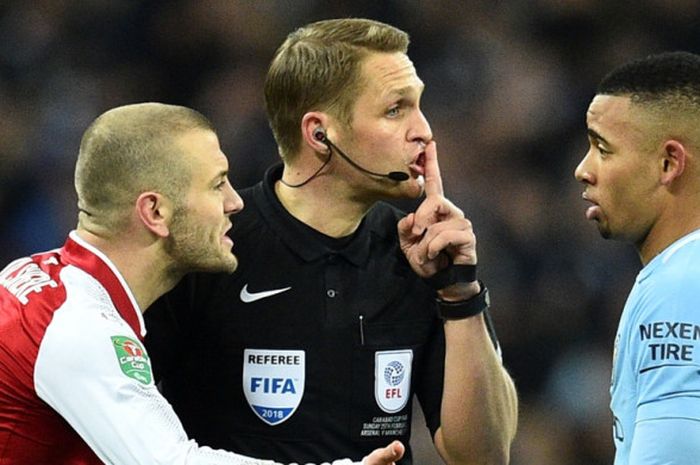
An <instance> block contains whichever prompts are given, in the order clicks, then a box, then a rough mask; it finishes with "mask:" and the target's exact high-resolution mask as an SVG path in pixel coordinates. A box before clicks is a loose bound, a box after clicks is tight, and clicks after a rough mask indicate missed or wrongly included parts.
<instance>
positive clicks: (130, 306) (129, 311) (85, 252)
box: [61, 231, 146, 340]
mask: <svg viewBox="0 0 700 465" xmlns="http://www.w3.org/2000/svg"><path fill="white" fill-rule="evenodd" d="M61 257H62V258H63V259H64V260H65V261H66V263H68V264H70V265H73V266H76V267H77V268H80V269H81V270H83V271H85V272H86V273H88V274H89V275H91V276H92V277H94V278H95V279H96V280H97V281H98V282H99V283H100V284H101V285H102V286H103V287H104V288H105V290H106V291H107V293H108V294H109V297H110V298H111V299H112V302H113V303H114V306H115V307H116V309H117V311H118V312H119V314H120V315H121V317H122V318H124V320H125V321H126V322H127V323H128V324H129V326H131V329H133V330H134V332H135V333H136V334H137V335H139V339H141V340H143V338H144V336H145V335H146V327H145V326H144V324H143V315H142V314H141V309H140V308H139V305H138V303H137V302H136V299H135V298H134V295H133V294H132V293H131V290H130V289H129V286H128V285H127V284H126V281H125V280H124V278H123V277H122V275H121V273H119V270H117V268H116V267H115V266H114V264H113V263H112V261H111V260H110V259H109V258H107V256H106V255H104V254H103V253H102V252H100V251H99V250H98V249H97V248H95V247H93V246H92V245H90V244H88V243H87V242H86V241H84V240H83V239H81V238H80V236H78V233H77V232H76V231H71V233H70V234H69V235H68V239H67V240H66V243H65V244H64V246H63V248H62V249H61Z"/></svg>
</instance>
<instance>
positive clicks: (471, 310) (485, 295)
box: [437, 281, 491, 320]
mask: <svg viewBox="0 0 700 465" xmlns="http://www.w3.org/2000/svg"><path fill="white" fill-rule="evenodd" d="M476 285H477V286H478V287H477V289H479V291H478V292H477V293H476V294H471V297H469V298H467V299H462V300H444V299H442V298H440V297H438V298H437V303H438V315H439V316H440V318H442V319H443V320H463V319H465V318H470V317H473V316H476V315H480V314H481V313H483V312H484V311H485V310H487V309H488V308H489V306H490V304H491V302H490V298H489V291H488V289H487V288H486V286H484V283H482V282H481V281H478V282H477V283H476Z"/></svg>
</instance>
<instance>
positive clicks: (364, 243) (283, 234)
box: [253, 164, 379, 267]
mask: <svg viewBox="0 0 700 465" xmlns="http://www.w3.org/2000/svg"><path fill="white" fill-rule="evenodd" d="M282 170H283V165H282V164H277V165H274V166H272V167H270V168H268V170H267V171H266V172H265V177H264V178H263V181H262V183H261V184H258V186H257V187H260V188H259V189H254V193H253V198H254V199H255V202H256V203H257V205H258V207H259V209H260V213H261V215H262V216H263V218H264V219H265V221H266V222H268V223H269V224H270V225H271V226H272V227H273V228H274V230H275V232H276V233H277V234H278V235H279V236H280V238H281V239H282V241H283V242H284V243H285V244H287V246H288V247H289V248H290V249H291V250H292V251H294V252H295V253H297V254H298V255H299V256H300V257H301V258H303V259H304V260H306V261H309V262H310V261H313V260H318V259H320V258H323V257H324V256H329V255H340V256H342V257H344V258H345V259H346V260H347V261H349V262H350V263H352V264H354V265H355V266H358V267H360V266H363V265H364V264H365V263H366V262H367V260H368V259H369V254H370V246H371V238H372V234H373V233H377V232H379V231H377V228H376V224H373V223H374V222H373V221H370V220H369V219H368V216H369V214H368V215H365V218H363V219H362V222H361V223H360V226H359V227H358V229H357V231H356V232H355V233H354V237H353V238H352V240H351V241H350V242H349V243H348V244H347V245H346V246H345V247H343V248H341V249H339V250H334V249H333V248H331V247H329V246H328V245H326V244H324V243H323V241H322V240H321V239H320V238H319V237H318V234H320V233H319V232H318V231H315V230H314V229H312V228H311V227H310V226H308V225H307V224H305V223H303V222H301V221H299V220H298V219H296V218H295V217H293V216H292V215H291V214H290V213H289V212H288V211H287V210H286V209H285V208H284V206H282V203H281V202H280V201H279V199H278V198H277V194H275V183H276V182H277V181H278V180H279V179H280V178H281V177H282Z"/></svg>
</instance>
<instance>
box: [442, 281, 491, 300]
mask: <svg viewBox="0 0 700 465" xmlns="http://www.w3.org/2000/svg"><path fill="white" fill-rule="evenodd" d="M481 288H482V285H481V281H472V282H469V283H455V284H452V285H450V286H447V287H446V288H444V289H439V290H438V291H437V297H438V301H439V302H440V301H442V302H461V301H464V300H469V299H471V298H472V297H474V296H475V295H477V294H478V293H479V292H481Z"/></svg>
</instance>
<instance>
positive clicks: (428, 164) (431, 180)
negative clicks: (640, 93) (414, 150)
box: [424, 141, 444, 197]
mask: <svg viewBox="0 0 700 465" xmlns="http://www.w3.org/2000/svg"><path fill="white" fill-rule="evenodd" d="M424 176H425V196H426V197H431V196H435V195H443V193H444V191H443V189H442V177H441V175H440V165H438V159H437V146H436V144H435V141H430V142H429V143H428V145H427V146H426V147H425V173H424Z"/></svg>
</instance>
